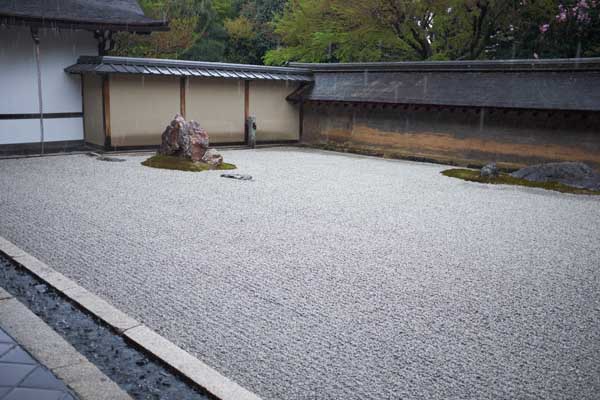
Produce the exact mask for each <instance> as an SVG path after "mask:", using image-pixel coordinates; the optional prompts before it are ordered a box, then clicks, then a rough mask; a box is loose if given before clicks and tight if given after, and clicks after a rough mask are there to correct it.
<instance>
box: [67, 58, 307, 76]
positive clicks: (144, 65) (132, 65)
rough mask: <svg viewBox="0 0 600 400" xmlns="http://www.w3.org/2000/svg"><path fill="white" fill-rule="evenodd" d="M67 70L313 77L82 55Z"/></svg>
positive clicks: (241, 67)
mask: <svg viewBox="0 0 600 400" xmlns="http://www.w3.org/2000/svg"><path fill="white" fill-rule="evenodd" d="M65 71H67V72H69V73H73V74H90V73H96V74H136V75H168V76H197V77H205V78H226V79H246V80H281V81H304V82H308V81H312V73H311V72H310V71H309V70H306V69H300V68H287V67H266V66H260V65H245V64H226V63H213V62H200V61H182V60H163V59H152V58H129V57H88V56H84V57H80V58H79V60H78V61H77V64H74V65H71V66H70V67H68V68H66V69H65Z"/></svg>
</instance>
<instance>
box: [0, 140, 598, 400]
mask: <svg viewBox="0 0 600 400" xmlns="http://www.w3.org/2000/svg"><path fill="white" fill-rule="evenodd" d="M223 154H224V156H225V159H226V160H227V161H228V162H233V163H235V164H236V165H238V167H239V170H238V171H236V172H239V173H244V174H249V175H252V176H253V178H254V180H253V181H236V180H230V179H223V178H221V177H220V176H219V172H218V171H215V172H214V173H213V172H203V173H199V174H194V173H179V172H176V171H164V170H157V169H151V168H144V167H142V166H141V165H140V162H141V161H143V159H144V158H143V157H126V159H127V161H125V162H123V163H104V162H100V161H97V160H94V159H91V158H89V157H85V156H65V157H51V158H38V159H22V160H0V188H2V190H0V235H2V236H4V237H6V238H7V239H8V240H10V241H12V242H14V243H15V244H17V245H19V246H20V247H22V248H23V249H24V250H26V251H27V252H29V253H31V254H33V255H34V256H35V257H37V258H39V259H40V260H42V261H43V262H45V263H47V264H48V265H49V266H51V267H52V268H54V269H56V270H58V271H59V272H61V273H63V274H65V275H66V276H67V277H68V278H70V279H72V280H73V281H75V282H77V283H78V284H80V285H81V286H83V287H85V288H86V289H88V290H90V291H91V292H93V293H94V294H95V295H97V296H99V297H101V298H103V299H105V300H106V301H108V302H109V303H111V304H113V305H115V306H116V307H118V308H119V309H121V310H122V311H123V312H125V313H126V314H128V315H130V316H131V317H132V318H135V319H136V320H138V321H140V322H143V323H144V324H145V325H146V326H148V327H149V328H150V329H152V330H154V331H156V332H157V333H158V334H160V335H162V336H164V337H165V338H166V339H168V340H169V341H171V342H173V343H174V344H176V345H177V346H179V347H181V348H183V349H184V350H186V351H188V352H190V353H191V354H192V355H194V356H196V357H197V358H199V359H200V360H202V361H204V362H205V363H207V364H208V365H210V366H211V367H213V368H214V369H215V370H217V371H218V372H220V373H221V374H223V375H225V376H227V377H228V378H230V379H231V380H233V381H235V382H237V383H239V384H240V385H242V386H243V387H245V388H247V389H249V390H250V391H251V392H253V393H256V394H257V395H259V396H260V397H261V398H264V399H266V400H268V399H273V400H275V399H277V400H279V399H291V400H299V399H310V398H318V399H322V398H336V399H337V398H342V399H350V400H352V399H361V400H364V399H388V398H407V399H420V398H423V399H425V398H426V399H448V398H460V399H482V398H532V399H535V398H540V399H564V398H577V399H595V398H597V393H599V392H600V346H598V343H600V330H599V329H598V326H599V325H600V269H599V268H598V260H599V259H600V246H598V243H600V212H598V210H599V209H600V199H598V198H594V197H586V196H574V195H565V194H560V193H554V192H548V191H543V190H536V189H527V188H516V187H508V186H488V185H482V184H477V183H470V182H463V181H459V180H455V179H450V178H446V177H444V176H441V175H440V174H439V172H440V171H441V170H443V169H444V167H443V166H439V165H433V164H424V163H414V162H404V161H393V160H382V159H375V158H369V157H358V156H349V155H341V154H336V153H329V152H320V151H310V150H296V149H284V148H278V149H268V150H239V151H224V152H223ZM134 329H135V328H134Z"/></svg>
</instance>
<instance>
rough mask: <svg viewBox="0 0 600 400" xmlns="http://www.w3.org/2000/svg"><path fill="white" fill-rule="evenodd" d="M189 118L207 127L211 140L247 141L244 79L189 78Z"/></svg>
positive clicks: (187, 95) (187, 91)
mask: <svg viewBox="0 0 600 400" xmlns="http://www.w3.org/2000/svg"><path fill="white" fill-rule="evenodd" d="M187 84H188V86H187V88H186V105H185V108H186V118H187V119H193V120H196V121H198V122H199V123H200V125H201V126H202V127H203V128H204V129H206V131H207V132H208V134H209V136H210V141H211V143H232V142H243V141H244V130H245V127H244V81H243V80H239V79H235V80H234V79H210V78H189V79H188V83H187Z"/></svg>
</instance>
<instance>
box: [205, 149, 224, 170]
mask: <svg viewBox="0 0 600 400" xmlns="http://www.w3.org/2000/svg"><path fill="white" fill-rule="evenodd" d="M202 161H204V162H205V163H207V164H209V165H212V166H213V167H218V166H219V165H221V164H223V156H222V155H221V154H219V152H218V151H217V150H215V149H208V150H206V152H205V153H204V155H203V156H202Z"/></svg>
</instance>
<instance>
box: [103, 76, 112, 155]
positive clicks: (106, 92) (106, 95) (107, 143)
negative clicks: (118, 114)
mask: <svg viewBox="0 0 600 400" xmlns="http://www.w3.org/2000/svg"><path fill="white" fill-rule="evenodd" d="M102 114H103V116H104V118H103V125H104V148H105V149H106V150H110V149H111V147H112V144H111V140H110V135H111V131H110V75H103V76H102Z"/></svg>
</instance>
